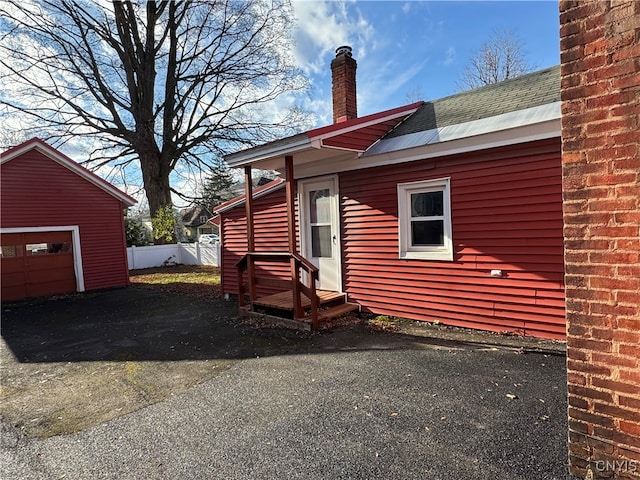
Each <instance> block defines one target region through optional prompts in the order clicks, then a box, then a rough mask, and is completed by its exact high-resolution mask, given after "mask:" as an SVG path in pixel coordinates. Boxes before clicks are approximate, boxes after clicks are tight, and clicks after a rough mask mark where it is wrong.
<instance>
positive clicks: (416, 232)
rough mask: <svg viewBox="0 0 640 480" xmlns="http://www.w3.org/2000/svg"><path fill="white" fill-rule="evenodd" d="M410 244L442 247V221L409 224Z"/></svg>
mask: <svg viewBox="0 0 640 480" xmlns="http://www.w3.org/2000/svg"><path fill="white" fill-rule="evenodd" d="M411 244H412V245H419V246H443V245H444V221H443V220H428V221H415V222H411Z"/></svg>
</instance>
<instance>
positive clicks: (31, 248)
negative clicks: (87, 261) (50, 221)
mask: <svg viewBox="0 0 640 480" xmlns="http://www.w3.org/2000/svg"><path fill="white" fill-rule="evenodd" d="M26 248H27V255H31V256H35V255H50V254H57V253H71V243H69V242H56V243H27V245H26Z"/></svg>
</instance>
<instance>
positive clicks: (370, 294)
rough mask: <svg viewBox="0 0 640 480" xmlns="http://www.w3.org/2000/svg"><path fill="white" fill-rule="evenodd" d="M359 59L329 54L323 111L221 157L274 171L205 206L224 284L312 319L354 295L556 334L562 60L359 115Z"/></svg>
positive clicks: (266, 305) (420, 316) (455, 318)
mask: <svg viewBox="0 0 640 480" xmlns="http://www.w3.org/2000/svg"><path fill="white" fill-rule="evenodd" d="M355 63H356V62H355V60H353V58H352V57H351V49H350V48H340V49H338V52H337V55H336V58H335V59H334V60H333V62H332V65H331V67H332V73H333V108H334V124H332V125H329V126H327V127H323V128H319V129H315V130H311V131H308V132H305V133H302V134H299V135H295V136H292V137H288V138H284V139H282V140H278V141H275V142H272V143H268V144H266V145H262V146H258V147H254V148H251V149H247V150H244V151H240V152H237V153H234V154H231V155H228V156H227V157H226V161H227V162H228V164H229V165H230V166H231V167H239V168H244V169H245V175H246V176H247V177H248V178H250V176H251V172H252V168H261V169H274V170H278V171H280V172H281V173H282V174H283V176H284V180H281V182H279V183H273V184H270V185H268V186H265V187H268V188H263V189H262V190H261V191H256V192H254V191H253V190H252V187H251V182H249V181H248V182H246V185H247V188H246V193H245V195H244V196H243V197H242V198H239V199H236V200H234V201H231V202H227V203H226V204H223V205H221V206H220V207H218V208H217V209H216V212H217V213H219V214H220V215H221V232H222V252H223V253H222V254H223V264H222V273H223V290H224V292H225V293H228V294H239V297H238V298H239V303H240V305H241V307H242V308H243V309H245V310H253V311H264V312H268V313H274V312H279V313H278V314H279V315H281V316H282V315H284V313H283V312H287V311H289V312H291V313H290V315H291V316H292V317H293V318H294V319H298V320H302V321H306V322H308V323H310V324H312V325H313V326H314V327H317V326H318V324H319V322H321V321H322V320H323V319H325V318H328V317H331V316H334V315H338V314H341V313H343V312H344V311H347V310H349V309H350V308H360V309H361V310H362V311H365V312H371V313H374V314H384V315H389V316H395V317H403V318H408V319H414V320H424V321H428V322H433V321H438V322H440V323H443V324H447V325H454V326H462V327H471V328H478V329H483V330H492V331H500V332H514V333H517V334H522V335H532V336H537V337H546V338H564V337H565V316H564V313H565V312H564V306H565V302H564V284H563V275H564V274H563V272H564V264H563V230H562V193H561V175H562V172H561V152H560V70H559V67H555V68H549V69H545V70H541V71H538V72H534V73H531V74H528V75H524V76H522V77H518V78H515V79H511V80H508V81H505V82H501V83H499V84H494V85H490V86H486V87H482V88H479V89H476V90H471V91H467V92H463V93H459V94H456V95H453V96H449V97H445V98H442V99H439V100H435V101H431V102H420V103H414V104H411V105H407V106H405V107H400V108H395V109H392V110H388V111H384V112H380V113H376V114H373V115H367V116H365V117H360V118H358V117H357V114H356V110H355V103H356V102H355V95H356V92H355V69H356V65H355ZM247 200H248V201H247ZM247 218H248V219H249V221H248V222H247ZM325 302H327V304H329V303H328V302H333V304H334V307H332V308H329V309H323V308H319V307H322V305H323V303H325ZM336 303H337V305H335V304H336Z"/></svg>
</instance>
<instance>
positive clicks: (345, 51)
mask: <svg viewBox="0 0 640 480" xmlns="http://www.w3.org/2000/svg"><path fill="white" fill-rule="evenodd" d="M352 52H353V48H351V47H350V46H349V45H343V46H341V47H338V48H336V57H337V56H339V55H342V54H346V55H348V56H350V57H351V56H352V55H353V53H352Z"/></svg>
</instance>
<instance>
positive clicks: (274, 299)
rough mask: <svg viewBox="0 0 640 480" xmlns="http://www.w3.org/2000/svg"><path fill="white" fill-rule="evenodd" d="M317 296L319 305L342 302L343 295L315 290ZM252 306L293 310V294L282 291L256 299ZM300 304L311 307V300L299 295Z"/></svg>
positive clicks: (303, 306)
mask: <svg viewBox="0 0 640 480" xmlns="http://www.w3.org/2000/svg"><path fill="white" fill-rule="evenodd" d="M317 294H318V302H319V304H320V305H324V304H325V303H331V302H334V301H336V300H340V299H342V300H344V293H340V292H333V291H331V290H317ZM253 304H254V305H258V306H261V307H269V308H277V309H280V310H293V293H292V292H291V291H284V292H280V293H276V294H273V295H267V296H266V297H261V298H258V299H256V300H255V301H254V302H253ZM301 304H302V308H309V307H311V300H309V299H308V298H307V297H306V296H304V295H301Z"/></svg>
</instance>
